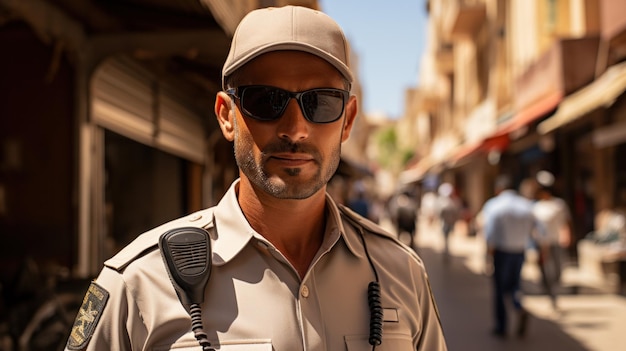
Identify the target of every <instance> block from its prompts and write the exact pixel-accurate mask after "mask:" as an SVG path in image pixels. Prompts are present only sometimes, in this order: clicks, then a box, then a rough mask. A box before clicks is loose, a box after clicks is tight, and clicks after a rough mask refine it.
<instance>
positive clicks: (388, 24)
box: [319, 0, 427, 118]
mask: <svg viewBox="0 0 626 351" xmlns="http://www.w3.org/2000/svg"><path fill="white" fill-rule="evenodd" d="M425 1H426V0H385V1H380V0H319V3H320V7H321V10H322V11H323V12H325V13H327V14H328V15H329V16H331V17H332V18H334V19H335V21H337V23H339V25H340V26H341V27H342V28H343V31H344V33H345V34H346V37H347V38H348V40H349V41H350V45H351V46H352V50H353V51H355V52H356V53H357V55H358V60H359V67H358V72H357V74H358V76H359V77H360V81H361V85H362V87H363V97H362V98H361V99H362V103H363V109H364V110H365V111H364V112H365V113H367V114H381V113H382V114H386V115H387V116H388V117H389V118H398V117H400V116H401V115H402V113H403V112H404V91H405V90H406V89H407V88H409V87H414V86H417V85H418V81H419V77H418V73H419V63H420V60H421V57H422V54H423V52H424V48H425V46H426V27H427V13H426V5H425Z"/></svg>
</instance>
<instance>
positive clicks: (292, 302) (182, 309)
mask: <svg viewBox="0 0 626 351" xmlns="http://www.w3.org/2000/svg"><path fill="white" fill-rule="evenodd" d="M207 45H210V43H207ZM349 55H350V52H349V48H348V43H347V42H346V39H345V36H344V34H343V32H342V30H341V28H340V27H339V26H338V25H337V23H336V22H335V21H334V20H333V19H331V18H330V17H329V16H327V15H326V14H324V13H322V12H320V11H315V10H312V9H309V8H305V7H298V6H285V7H280V8H263V9H259V10H255V11H252V12H250V13H249V14H248V15H246V16H245V17H244V18H243V19H242V20H241V22H240V24H239V26H238V27H237V29H236V31H235V33H234V36H233V39H232V43H231V48H230V52H229V54H228V57H227V58H226V61H225V63H224V67H223V71H222V82H223V91H220V92H218V93H217V95H216V98H215V105H214V106H215V114H216V116H217V122H218V124H219V126H220V128H221V131H222V134H223V136H224V137H225V138H226V139H227V140H228V141H230V142H232V143H233V148H234V154H235V159H236V161H237V165H238V166H239V178H238V179H237V180H235V181H234V182H233V184H232V186H231V187H230V189H229V190H228V191H227V193H226V194H225V195H224V196H223V197H222V199H221V200H220V202H219V203H218V204H217V205H216V206H214V207H211V208H207V209H205V210H202V211H199V212H197V213H194V214H191V215H189V216H186V217H183V218H179V219H176V220H174V221H172V222H169V223H166V224H164V225H162V226H160V227H157V228H155V229H152V230H149V231H147V232H146V233H144V234H142V235H140V236H139V237H137V238H136V239H135V240H134V241H133V242H132V243H131V244H129V245H128V246H126V247H125V248H124V249H122V250H121V251H120V252H119V253H118V254H116V255H115V256H114V257H113V258H111V259H109V260H108V261H106V262H105V263H104V267H103V268H102V271H101V272H100V275H99V276H98V277H97V279H95V280H94V282H93V283H92V284H91V286H90V288H89V290H88V292H87V294H86V296H85V298H84V302H83V305H82V306H81V309H80V312H79V313H78V316H77V318H76V321H75V324H74V327H73V329H72V331H71V336H70V338H69V340H68V343H67V350H90V351H94V350H107V351H108V350H118V351H124V350H170V349H180V350H183V349H185V350H191V349H196V348H197V349H200V348H198V344H200V345H201V346H202V347H201V349H202V350H205V351H208V350H213V349H219V350H273V351H294V350H310V351H314V350H319V351H321V350H333V351H335V350H379V351H384V350H387V351H391V350H393V351H398V350H400V351H402V350H407V351H408V350H413V351H414V350H424V351H426V350H428V351H445V350H447V347H446V343H445V339H444V336H443V332H442V328H441V323H440V320H439V313H438V310H437V306H436V303H435V301H434V298H433V295H432V293H431V289H430V283H429V281H428V277H427V273H426V269H425V267H424V264H423V262H422V260H421V259H420V258H419V256H418V255H417V254H416V253H415V252H414V251H413V250H411V249H410V248H409V247H408V246H406V245H404V244H403V243H401V242H400V241H398V240H397V239H396V238H395V237H394V236H393V235H391V234H389V233H387V232H386V231H384V230H383V229H381V227H379V226H378V225H377V224H375V223H373V222H371V221H369V220H368V219H365V218H363V217H361V216H360V215H358V214H356V213H355V212H353V211H351V210H349V209H348V208H347V207H344V206H342V205H339V204H337V203H335V201H334V200H333V199H332V198H331V197H330V195H328V194H327V192H326V187H327V183H328V181H329V179H330V178H331V177H332V176H333V174H334V173H335V171H336V169H337V167H338V164H339V160H340V154H341V145H342V143H343V142H344V141H346V140H347V139H348V137H349V135H350V132H351V130H352V127H353V125H354V121H355V117H356V115H357V99H356V97H355V96H353V95H351V93H350V88H351V84H352V82H353V74H352V72H351V70H350V66H349V63H348V57H349Z"/></svg>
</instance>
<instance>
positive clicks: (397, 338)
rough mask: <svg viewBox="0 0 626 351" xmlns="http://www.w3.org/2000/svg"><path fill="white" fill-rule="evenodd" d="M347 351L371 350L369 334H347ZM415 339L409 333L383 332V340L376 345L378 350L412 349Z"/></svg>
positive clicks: (404, 350) (397, 350)
mask: <svg viewBox="0 0 626 351" xmlns="http://www.w3.org/2000/svg"><path fill="white" fill-rule="evenodd" d="M344 340H345V342H346V351H363V350H371V349H372V345H370V343H369V341H368V340H369V336H368V335H346V336H345V337H344ZM414 349H415V348H414V346H413V339H412V338H411V336H410V335H408V334H402V333H383V341H382V343H381V344H380V345H378V346H376V351H412V350H414Z"/></svg>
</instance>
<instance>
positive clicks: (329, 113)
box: [301, 89, 345, 123]
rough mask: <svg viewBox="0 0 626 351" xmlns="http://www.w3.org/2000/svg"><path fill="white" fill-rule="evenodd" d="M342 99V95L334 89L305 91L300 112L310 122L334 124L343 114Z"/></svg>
mask: <svg viewBox="0 0 626 351" xmlns="http://www.w3.org/2000/svg"><path fill="white" fill-rule="evenodd" d="M344 98H345V96H344V93H343V92H342V91H341V90H336V89H316V90H311V91H307V92H305V93H303V94H302V97H301V99H302V100H301V106H302V111H303V113H304V115H305V117H306V118H307V119H308V120H309V121H311V122H314V123H329V122H334V121H336V120H337V119H338V118H339V117H341V114H342V113H343V107H344V104H345V103H344Z"/></svg>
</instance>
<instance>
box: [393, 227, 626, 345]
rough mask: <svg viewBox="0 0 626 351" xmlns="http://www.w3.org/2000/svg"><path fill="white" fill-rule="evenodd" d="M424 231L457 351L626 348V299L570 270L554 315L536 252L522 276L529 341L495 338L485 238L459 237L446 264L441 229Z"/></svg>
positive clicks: (421, 239) (422, 245)
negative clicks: (535, 259)
mask: <svg viewBox="0 0 626 351" xmlns="http://www.w3.org/2000/svg"><path fill="white" fill-rule="evenodd" d="M382 224H383V225H384V223H382ZM420 229H421V231H420V233H419V234H418V245H419V248H418V252H419V254H420V256H421V257H422V258H423V260H424V262H425V264H426V267H427V269H428V272H429V275H430V280H431V284H432V289H433V292H434V294H435V297H436V299H437V303H438V306H439V310H440V314H441V319H442V324H443V327H444V330H445V333H446V338H447V340H448V347H449V349H450V350H451V351H456V350H462V351H473V350H476V351H491V350H506V351H517V350H533V351H544V350H545V351H548V350H549V351H561V350H563V351H620V350H625V349H626V346H624V345H626V298H625V297H623V296H619V295H616V294H612V293H608V292H606V289H604V287H603V286H600V285H598V284H597V283H596V281H595V280H593V279H587V278H581V277H580V276H578V275H577V272H576V269H575V268H568V269H566V271H565V272H564V285H565V286H566V287H565V288H563V291H562V295H561V296H560V297H559V302H558V303H559V309H558V311H554V310H553V308H552V307H551V304H550V301H549V299H548V298H547V296H546V295H544V294H543V293H542V291H541V288H540V285H539V284H538V277H539V276H538V270H537V268H536V264H535V262H533V259H534V258H533V255H532V252H531V253H529V255H528V256H529V257H528V260H527V263H526V264H525V266H524V268H523V272H522V274H523V276H524V282H523V290H524V292H525V297H524V300H523V301H524V305H525V307H526V308H527V310H528V311H529V312H530V314H531V317H530V318H529V324H528V333H527V336H526V337H525V338H524V339H519V338H517V337H516V336H515V335H514V333H511V334H512V335H511V336H509V337H508V338H507V339H497V338H494V337H493V336H491V335H490V333H489V332H490V330H491V329H492V327H493V325H492V308H491V280H490V278H489V277H488V276H487V275H486V274H484V272H485V260H484V245H483V241H482V240H481V238H475V237H467V236H465V235H461V234H457V235H454V236H453V237H452V240H451V245H450V251H451V257H450V259H449V260H448V262H446V261H445V260H444V256H443V254H442V253H441V252H442V248H443V243H442V240H441V235H440V233H439V232H438V231H437V227H436V226H434V227H432V229H431V230H428V228H424V227H423V226H422V228H420ZM461 232H462V231H461ZM457 233H458V231H457ZM583 280H584V281H583ZM574 285H576V286H579V288H578V289H577V293H574V292H573V291H574V290H573V289H572V288H571V286H574ZM514 326H515V321H514V320H512V324H511V327H514Z"/></svg>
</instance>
